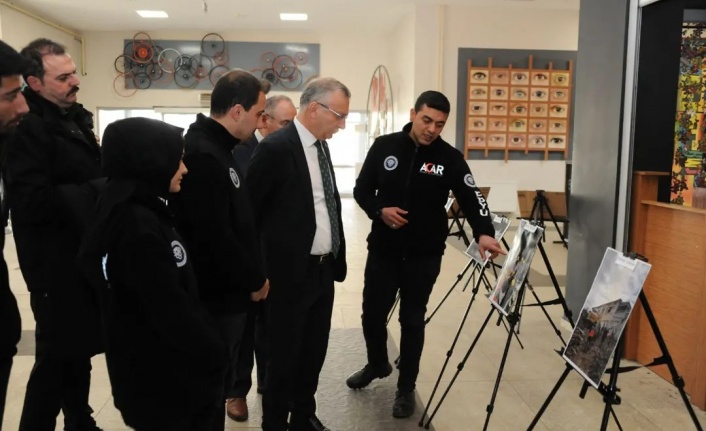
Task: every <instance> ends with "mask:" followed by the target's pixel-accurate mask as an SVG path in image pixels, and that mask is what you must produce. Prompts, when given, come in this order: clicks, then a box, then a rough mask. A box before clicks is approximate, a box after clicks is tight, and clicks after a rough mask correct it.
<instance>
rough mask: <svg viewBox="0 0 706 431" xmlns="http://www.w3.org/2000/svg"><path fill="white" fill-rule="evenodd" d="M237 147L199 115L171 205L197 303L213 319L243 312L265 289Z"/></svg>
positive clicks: (213, 123)
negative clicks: (235, 152)
mask: <svg viewBox="0 0 706 431" xmlns="http://www.w3.org/2000/svg"><path fill="white" fill-rule="evenodd" d="M238 142H239V141H238V140H237V139H235V138H234V137H233V136H231V135H230V133H228V131H227V130H226V129H225V128H224V127H223V126H221V125H220V124H219V123H217V122H216V121H215V120H213V119H211V118H208V117H206V116H204V115H199V116H198V117H197V119H196V122H195V123H194V124H192V125H191V127H189V131H188V132H187V134H186V151H185V156H184V163H185V164H186V167H187V169H188V170H189V174H188V175H187V176H186V177H185V178H184V181H183V182H182V190H181V193H179V194H178V195H177V196H175V197H173V198H172V199H171V200H170V206H172V208H173V209H174V211H175V213H176V216H177V220H178V226H179V232H180V233H181V234H182V235H183V237H184V240H185V241H186V245H187V247H188V248H189V250H191V254H192V256H193V262H194V270H195V271H196V277H197V279H198V284H199V291H200V292H201V298H202V300H203V301H204V303H205V304H206V305H207V307H208V308H209V309H210V310H212V311H213V312H218V313H239V312H244V311H246V310H247V308H248V305H249V302H250V293H251V292H256V291H258V290H259V289H260V288H262V285H263V284H264V283H265V276H264V274H263V270H262V265H261V263H260V252H259V248H258V247H257V241H256V237H255V224H254V221H253V216H252V210H251V207H250V201H249V199H248V194H247V192H246V189H245V186H244V181H243V179H242V174H241V173H240V171H239V169H238V167H237V165H236V164H235V160H233V156H232V153H231V152H232V151H233V147H234V146H235V145H236V144H237V143H238Z"/></svg>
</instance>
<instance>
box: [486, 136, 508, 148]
mask: <svg viewBox="0 0 706 431" xmlns="http://www.w3.org/2000/svg"><path fill="white" fill-rule="evenodd" d="M506 142H507V135H506V134H504V133H492V134H488V147H492V148H505V144H506Z"/></svg>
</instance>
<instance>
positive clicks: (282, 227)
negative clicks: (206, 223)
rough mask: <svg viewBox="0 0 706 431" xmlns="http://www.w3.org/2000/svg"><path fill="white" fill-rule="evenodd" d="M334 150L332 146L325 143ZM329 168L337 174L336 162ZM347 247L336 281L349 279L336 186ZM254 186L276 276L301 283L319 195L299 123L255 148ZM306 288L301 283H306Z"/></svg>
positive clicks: (282, 294) (271, 273)
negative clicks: (315, 205) (300, 136)
mask: <svg viewBox="0 0 706 431" xmlns="http://www.w3.org/2000/svg"><path fill="white" fill-rule="evenodd" d="M324 148H325V149H326V152H327V153H328V147H326V146H324ZM330 160H331V158H330V156H329V169H331V172H332V173H333V166H332V165H331V163H330ZM333 179H334V194H335V198H336V208H337V210H338V211H337V212H336V214H334V215H333V217H338V225H339V226H340V232H339V233H340V238H341V246H340V249H339V251H338V256H337V257H336V259H335V261H334V274H333V275H334V280H335V281H338V282H341V281H343V280H344V279H345V278H346V271H347V267H346V241H345V237H344V235H343V221H342V219H341V199H340V196H339V195H338V188H337V187H336V186H335V182H336V180H335V176H333ZM248 185H249V186H248V188H249V191H250V197H251V200H252V202H253V210H254V212H255V220H256V223H257V226H258V232H259V234H260V239H261V244H262V248H263V254H264V256H265V267H266V269H267V274H268V277H269V278H270V280H271V281H272V282H273V283H275V282H277V283H278V284H280V285H282V284H284V285H291V286H298V285H301V282H302V280H303V278H304V274H305V271H306V268H307V263H308V259H309V256H310V255H311V246H312V244H313V243H314V235H315V233H316V216H315V214H314V197H313V192H312V188H311V177H310V176H309V167H308V165H307V163H306V156H305V154H304V148H303V147H302V142H301V139H300V138H299V133H297V128H296V126H295V123H294V122H292V123H290V124H289V125H288V126H287V127H283V128H281V129H280V130H278V131H276V132H274V133H271V134H269V135H267V137H265V139H263V140H262V142H260V143H259V144H258V145H257V148H255V153H254V154H253V159H252V162H251V163H250V170H249V173H248ZM300 287H301V286H300ZM298 293H299V292H297V291H288V292H287V291H282V290H279V291H278V290H277V289H275V288H274V284H273V288H272V290H271V291H270V295H269V298H271V299H275V298H286V297H289V296H291V295H293V296H296V295H297V294H298Z"/></svg>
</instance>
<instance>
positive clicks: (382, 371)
mask: <svg viewBox="0 0 706 431" xmlns="http://www.w3.org/2000/svg"><path fill="white" fill-rule="evenodd" d="M391 373H392V365H390V364H389V363H386V364H385V366H384V367H382V368H374V367H372V366H371V365H370V364H368V365H366V366H364V367H363V368H362V369H360V370H358V371H356V372H355V373H353V374H351V375H350V377H348V378H347V379H346V385H348V387H349V388H351V389H362V388H364V387H366V386H368V385H369V384H370V382H372V381H373V380H375V379H382V378H383V377H387V376H389V375H390V374H391Z"/></svg>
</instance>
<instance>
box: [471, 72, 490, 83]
mask: <svg viewBox="0 0 706 431" xmlns="http://www.w3.org/2000/svg"><path fill="white" fill-rule="evenodd" d="M470 74H471V75H470V76H471V84H487V83H488V82H489V81H490V77H489V72H488V69H471V71H470Z"/></svg>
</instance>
